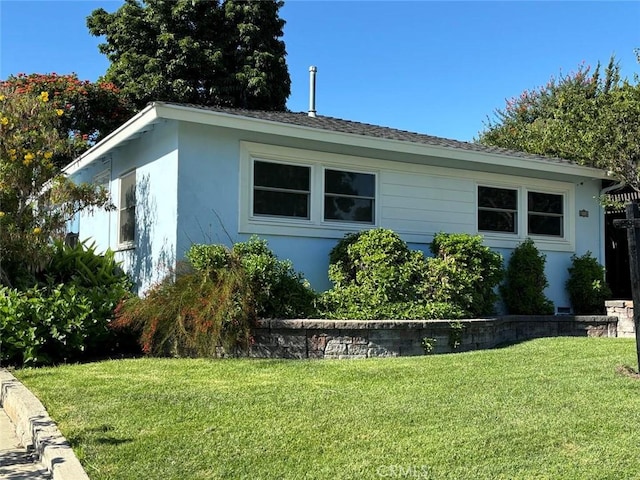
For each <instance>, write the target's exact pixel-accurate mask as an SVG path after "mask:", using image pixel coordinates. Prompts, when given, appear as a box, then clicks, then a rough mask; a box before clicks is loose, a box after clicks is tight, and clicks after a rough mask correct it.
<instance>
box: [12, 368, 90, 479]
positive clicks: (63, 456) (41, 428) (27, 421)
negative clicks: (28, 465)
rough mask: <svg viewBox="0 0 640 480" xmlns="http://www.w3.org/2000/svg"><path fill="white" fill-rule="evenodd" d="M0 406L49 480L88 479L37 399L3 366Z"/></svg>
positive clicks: (67, 443)
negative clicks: (49, 475) (33, 453)
mask: <svg viewBox="0 0 640 480" xmlns="http://www.w3.org/2000/svg"><path fill="white" fill-rule="evenodd" d="M0 406H1V407H2V408H3V409H4V411H5V412H6V413H7V415H8V416H9V418H10V419H11V421H12V422H13V424H14V425H15V427H16V436H17V437H18V439H19V440H20V442H21V443H22V445H24V446H25V447H27V448H32V449H33V450H34V452H35V454H36V455H37V456H38V457H39V459H40V462H41V463H42V464H43V465H44V466H45V468H47V470H49V472H50V473H51V478H52V479H53V480H89V476H88V475H87V473H86V472H85V471H84V469H83V468H82V465H80V461H79V460H78V458H77V457H76V455H75V454H74V453H73V450H72V449H71V446H69V442H67V440H66V439H65V438H64V437H63V436H62V434H61V433H60V430H58V427H57V426H56V424H55V423H54V422H53V420H52V419H51V417H50V416H49V414H48V413H47V411H46V410H45V408H44V406H43V405H42V403H40V400H38V399H37V398H36V397H35V395H34V394H33V393H31V392H30V391H29V390H28V389H27V387H25V386H24V385H22V384H21V383H20V382H19V381H18V380H17V379H16V378H15V377H14V376H13V375H11V374H10V373H9V372H8V371H6V370H4V369H0Z"/></svg>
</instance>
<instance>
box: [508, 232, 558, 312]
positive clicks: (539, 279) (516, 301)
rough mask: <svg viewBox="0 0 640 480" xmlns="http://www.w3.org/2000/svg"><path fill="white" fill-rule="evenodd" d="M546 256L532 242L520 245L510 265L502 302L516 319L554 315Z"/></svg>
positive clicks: (528, 240)
mask: <svg viewBox="0 0 640 480" xmlns="http://www.w3.org/2000/svg"><path fill="white" fill-rule="evenodd" d="M545 263H546V256H545V255H544V254H542V253H540V252H539V251H538V249H537V247H536V245H535V243H534V242H533V240H531V239H530V238H527V239H526V240H525V241H524V242H522V243H521V244H520V245H518V246H517V247H516V248H515V249H514V251H513V253H512V254H511V257H510V258H509V263H508V265H507V271H506V275H505V282H504V284H503V285H502V286H501V288H500V293H501V294H502V299H503V300H504V303H505V306H506V307H507V310H508V312H509V313H511V314H513V315H552V314H553V313H554V307H553V303H551V301H550V300H549V299H548V298H547V297H546V296H545V294H544V289H545V288H546V287H547V286H548V285H549V283H548V282H547V277H546V275H545V273H544V266H545Z"/></svg>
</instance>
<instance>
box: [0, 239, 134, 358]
mask: <svg viewBox="0 0 640 480" xmlns="http://www.w3.org/2000/svg"><path fill="white" fill-rule="evenodd" d="M51 249H52V250H51V251H52V256H51V259H50V261H49V263H48V264H47V265H45V266H44V268H43V269H42V270H41V271H39V272H37V274H36V277H35V278H37V279H39V280H40V282H39V283H40V284H39V285H34V286H32V287H30V288H22V289H14V288H8V287H2V288H0V341H1V342H2V343H1V345H0V359H1V360H2V361H8V362H11V363H15V364H25V365H40V364H50V363H57V362H62V361H76V360H82V359H86V358H93V357H98V356H105V355H107V354H113V353H116V352H119V351H120V347H122V346H123V345H124V346H128V343H127V339H126V337H124V336H122V335H120V336H118V335H116V334H115V333H114V332H113V331H112V330H111V329H110V328H109V326H110V322H111V320H112V318H113V316H114V310H115V307H116V305H117V304H118V303H119V302H120V301H121V299H122V298H123V297H125V296H126V295H127V294H128V291H129V286H130V282H129V280H128V278H127V276H126V275H125V274H124V273H123V272H122V270H121V269H120V268H119V267H118V265H117V263H116V262H115V260H114V258H113V253H112V252H107V253H106V254H105V255H98V254H97V253H96V252H95V247H94V246H88V247H87V246H85V245H83V244H79V245H77V246H76V247H69V246H66V245H64V244H62V243H55V244H54V245H52V247H51Z"/></svg>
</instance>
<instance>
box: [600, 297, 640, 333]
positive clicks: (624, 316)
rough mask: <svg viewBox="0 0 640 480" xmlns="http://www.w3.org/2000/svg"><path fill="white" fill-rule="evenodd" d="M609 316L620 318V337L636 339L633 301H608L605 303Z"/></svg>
mask: <svg viewBox="0 0 640 480" xmlns="http://www.w3.org/2000/svg"><path fill="white" fill-rule="evenodd" d="M604 305H605V307H606V308H607V315H612V316H614V317H618V336H619V337H634V336H635V334H636V333H635V328H634V326H633V302H632V301H631V300H608V301H606V302H604Z"/></svg>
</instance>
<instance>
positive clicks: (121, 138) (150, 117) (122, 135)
mask: <svg viewBox="0 0 640 480" xmlns="http://www.w3.org/2000/svg"><path fill="white" fill-rule="evenodd" d="M158 119H159V116H158V112H157V110H156V108H155V105H154V104H149V105H147V106H146V107H145V108H143V109H142V110H140V111H139V112H138V113H137V114H136V115H134V116H133V117H131V118H130V119H129V120H128V121H126V122H125V123H123V124H122V125H120V126H119V127H118V128H117V129H115V130H114V131H113V132H111V133H110V134H109V135H107V136H106V137H105V138H103V139H102V140H100V141H99V142H98V143H96V144H95V145H94V146H93V147H91V148H90V149H89V150H87V151H86V152H84V153H83V154H82V155H80V156H79V157H78V158H76V159H75V160H74V161H72V162H71V163H69V164H68V165H67V166H66V167H64V168H63V169H62V173H64V174H65V175H73V174H74V173H76V172H78V171H79V170H82V169H83V168H85V167H86V166H88V165H89V164H91V163H92V162H93V161H95V160H98V159H99V158H101V157H103V156H104V155H106V154H107V153H109V151H111V150H112V149H114V148H116V147H118V146H120V145H121V144H122V143H124V142H126V141H127V140H129V139H130V138H131V137H132V136H134V135H136V134H138V133H141V132H143V131H144V130H145V129H147V128H148V127H149V125H151V124H153V123H155V122H157V121H158Z"/></svg>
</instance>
